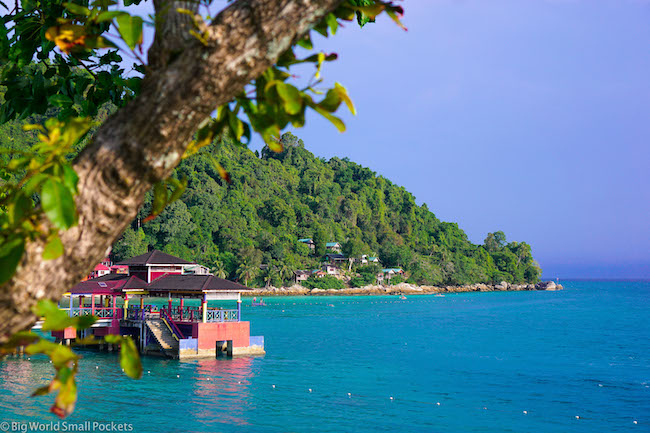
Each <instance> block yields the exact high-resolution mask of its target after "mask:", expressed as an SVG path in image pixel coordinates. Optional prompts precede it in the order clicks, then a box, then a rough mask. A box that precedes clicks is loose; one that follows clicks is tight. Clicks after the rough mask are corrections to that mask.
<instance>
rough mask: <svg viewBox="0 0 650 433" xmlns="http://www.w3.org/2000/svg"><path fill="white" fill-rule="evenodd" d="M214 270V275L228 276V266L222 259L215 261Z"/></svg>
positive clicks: (218, 276)
mask: <svg viewBox="0 0 650 433" xmlns="http://www.w3.org/2000/svg"><path fill="white" fill-rule="evenodd" d="M212 272H214V276H215V277H217V278H226V267H225V266H224V265H223V262H222V261H221V260H217V261H216V262H214V267H213V268H212Z"/></svg>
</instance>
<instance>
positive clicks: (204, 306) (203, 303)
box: [201, 295, 208, 323]
mask: <svg viewBox="0 0 650 433" xmlns="http://www.w3.org/2000/svg"><path fill="white" fill-rule="evenodd" d="M201 315H202V316H203V318H202V322H203V323H207V322H208V299H207V296H206V295H203V300H202V301H201Z"/></svg>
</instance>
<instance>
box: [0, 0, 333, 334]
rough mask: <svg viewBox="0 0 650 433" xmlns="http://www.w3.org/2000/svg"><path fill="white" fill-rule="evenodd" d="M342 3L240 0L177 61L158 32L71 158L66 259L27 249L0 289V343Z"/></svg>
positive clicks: (56, 294) (58, 291)
mask: <svg viewBox="0 0 650 433" xmlns="http://www.w3.org/2000/svg"><path fill="white" fill-rule="evenodd" d="M341 1H342V0H240V1H237V2H235V3H233V4H231V5H230V6H228V7H227V8H226V9H224V10H223V11H222V12H221V13H220V14H219V15H218V16H217V17H216V18H215V20H214V22H213V23H212V24H211V25H210V26H208V27H207V29H206V31H207V35H208V37H207V39H208V45H207V46H205V45H203V44H201V43H199V42H198V41H197V40H189V41H187V42H186V44H185V47H184V49H182V50H181V51H180V52H178V53H172V54H174V55H173V56H169V55H168V54H169V53H167V52H166V51H165V48H164V46H165V43H164V41H159V40H158V39H160V38H161V37H164V35H159V34H156V40H155V41H154V45H153V46H152V47H156V48H155V49H154V52H155V55H154V56H153V57H155V58H156V60H155V62H154V63H153V64H152V65H151V67H150V68H149V70H148V71H147V74H146V76H145V78H144V80H143V83H142V91H141V93H140V95H139V96H138V97H137V98H136V99H135V100H134V101H132V102H130V103H129V104H128V105H127V106H126V107H124V108H122V109H120V110H119V111H118V112H117V113H115V115H113V116H112V117H110V118H109V119H108V120H107V121H106V122H105V123H104V124H103V125H102V127H100V128H99V130H98V131H97V132H96V133H95V136H94V139H93V141H92V142H91V143H90V144H89V145H88V146H87V147H86V148H85V149H84V150H83V151H82V152H81V153H80V154H79V156H78V157H77V159H76V161H75V170H76V171H77V174H78V175H79V195H78V196H77V198H76V203H77V209H78V212H79V224H78V226H76V227H73V228H71V229H70V230H68V231H66V232H64V233H62V234H61V240H62V241H63V245H64V246H65V253H64V254H63V256H61V257H59V258H58V259H56V260H47V261H46V260H43V259H42V253H43V247H44V244H43V243H42V242H40V241H37V242H30V243H28V245H27V247H26V251H25V254H24V256H23V258H22V260H21V263H20V265H19V267H18V270H17V272H16V274H15V275H14V277H13V278H12V279H11V280H10V281H9V282H7V283H5V284H4V285H2V286H1V287H0V343H3V342H6V341H7V339H8V338H9V337H10V336H11V335H12V334H13V333H14V332H17V331H20V330H24V329H27V328H29V327H30V326H32V324H33V323H34V322H35V321H36V316H35V315H34V314H33V312H32V308H33V307H34V305H35V304H36V303H37V301H38V300H40V299H52V300H57V299H59V298H60V297H61V295H62V294H63V293H64V292H65V291H66V290H68V289H70V288H71V287H72V286H74V285H75V284H76V283H77V282H78V281H80V280H81V279H82V278H83V276H84V275H86V274H87V273H88V272H89V271H90V270H92V268H93V266H95V264H97V263H98V262H99V261H100V260H101V259H102V258H103V257H104V256H105V255H106V253H107V250H108V248H109V247H110V246H111V244H112V243H113V242H114V241H115V240H116V239H117V238H118V237H119V236H120V235H121V234H122V232H123V231H124V229H125V228H126V227H127V226H128V224H129V223H130V222H131V221H132V220H133V218H134V217H135V216H136V214H137V212H138V210H139V208H140V206H141V205H142V202H143V199H144V195H145V193H146V192H147V191H148V190H149V189H150V188H151V186H152V184H153V183H154V182H156V181H158V180H161V179H165V178H166V177H168V176H169V175H170V173H171V172H172V170H173V169H174V167H176V165H178V163H179V162H180V160H181V156H182V155H183V153H184V151H185V149H186V147H187V145H188V144H189V141H190V139H191V136H192V134H193V133H194V131H195V130H196V129H197V127H198V125H199V124H200V123H201V122H202V121H203V120H204V119H206V118H207V117H208V116H209V115H210V113H212V112H213V111H214V110H215V109H216V108H217V106H219V105H221V104H224V103H226V102H228V101H229V100H231V99H232V98H233V96H234V95H235V94H237V93H238V92H239V91H241V90H242V89H243V87H244V86H245V85H246V84H247V83H249V82H250V81H251V80H252V79H254V78H255V77H257V76H259V75H260V74H261V73H262V72H263V71H264V70H266V69H267V68H268V67H269V66H271V65H272V64H273V63H274V62H275V61H276V60H277V58H278V56H279V55H280V54H281V53H282V52H284V51H285V50H286V49H288V48H289V47H290V46H291V45H292V44H293V43H294V42H295V41H296V40H297V39H298V38H299V37H301V36H302V35H304V34H305V33H306V32H307V31H308V30H309V28H310V27H311V26H313V25H314V24H316V23H317V22H319V21H320V20H321V19H322V18H323V17H324V16H325V15H326V14H327V13H328V12H330V11H331V10H333V9H334V8H335V7H336V6H337V5H338V4H339V3H341ZM156 3H159V2H156ZM172 34H173V33H172ZM161 46H162V47H163V48H162V49H160V47H161ZM156 50H159V51H156ZM152 54H154V53H152ZM161 59H164V60H162V61H161Z"/></svg>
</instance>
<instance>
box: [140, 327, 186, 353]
mask: <svg viewBox="0 0 650 433" xmlns="http://www.w3.org/2000/svg"><path fill="white" fill-rule="evenodd" d="M145 323H146V325H147V328H148V329H149V331H150V332H151V334H152V335H153V337H154V339H155V340H156V343H158V346H160V350H161V352H162V353H163V354H164V355H165V356H168V357H170V358H178V339H177V338H176V336H175V335H174V334H173V333H172V331H171V330H170V329H169V327H168V326H167V324H166V323H165V322H164V321H163V320H162V319H148V320H147V321H146V322H145Z"/></svg>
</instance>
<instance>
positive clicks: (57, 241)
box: [43, 234, 63, 260]
mask: <svg viewBox="0 0 650 433" xmlns="http://www.w3.org/2000/svg"><path fill="white" fill-rule="evenodd" d="M62 254H63V243H62V242H61V238H59V235H57V234H55V235H54V236H52V237H51V238H50V239H49V240H48V242H47V244H45V248H44V249H43V259H44V260H53V259H56V258H58V257H61V255H62Z"/></svg>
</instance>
